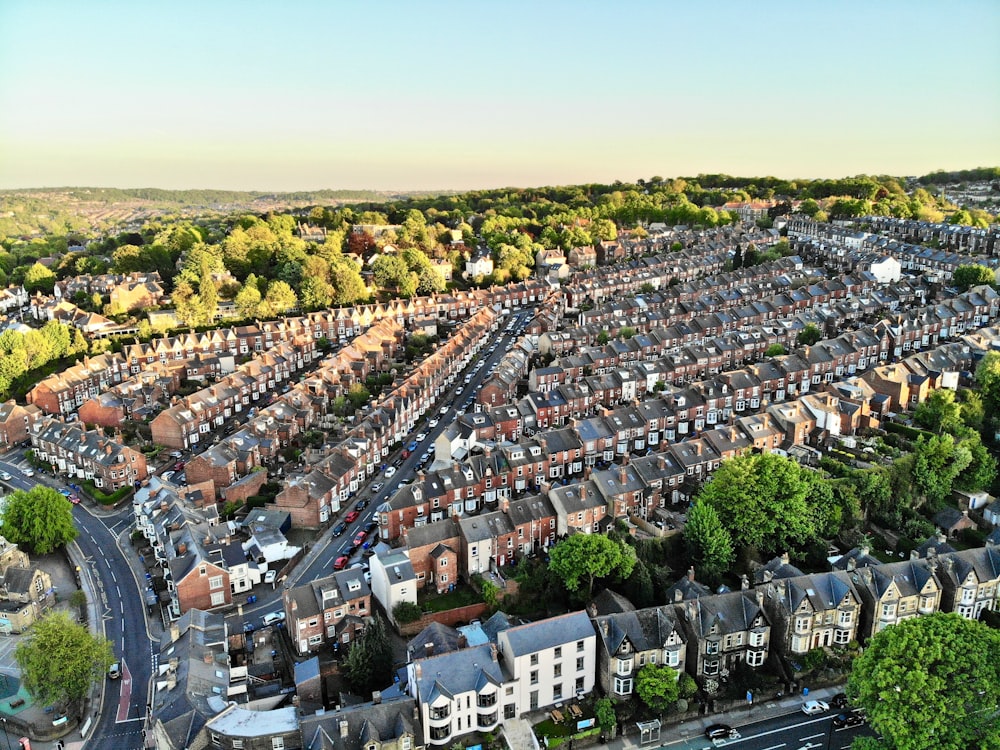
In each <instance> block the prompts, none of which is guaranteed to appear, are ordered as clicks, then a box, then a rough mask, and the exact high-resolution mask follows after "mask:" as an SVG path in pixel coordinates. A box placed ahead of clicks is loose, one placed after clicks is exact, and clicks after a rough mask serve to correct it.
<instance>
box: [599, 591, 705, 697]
mask: <svg viewBox="0 0 1000 750" xmlns="http://www.w3.org/2000/svg"><path fill="white" fill-rule="evenodd" d="M593 621H594V629H595V630H596V631H597V635H598V638H597V669H598V676H599V680H600V684H601V689H602V690H603V691H604V694H605V695H607V696H609V697H612V698H616V699H620V700H627V699H628V698H629V696H631V695H632V694H633V692H634V691H635V679H636V675H637V674H638V672H639V670H640V669H641V668H642V667H643V666H645V665H646V664H662V665H665V666H668V667H671V668H672V669H675V670H677V672H678V673H680V672H683V671H684V668H685V656H686V645H685V643H684V635H683V633H682V632H681V628H680V624H679V623H678V621H677V612H676V610H675V609H674V608H673V606H670V605H667V606H661V607H648V608H646V609H639V610H633V611H625V612H616V613H614V614H608V615H604V616H601V617H594V618H593Z"/></svg>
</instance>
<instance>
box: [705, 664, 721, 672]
mask: <svg viewBox="0 0 1000 750" xmlns="http://www.w3.org/2000/svg"><path fill="white" fill-rule="evenodd" d="M705 674H707V675H717V674H719V662H717V661H708V662H705Z"/></svg>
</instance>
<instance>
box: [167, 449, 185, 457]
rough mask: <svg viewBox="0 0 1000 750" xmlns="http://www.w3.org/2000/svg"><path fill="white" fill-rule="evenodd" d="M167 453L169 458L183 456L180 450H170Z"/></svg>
mask: <svg viewBox="0 0 1000 750" xmlns="http://www.w3.org/2000/svg"><path fill="white" fill-rule="evenodd" d="M167 455H169V456H170V457H171V458H184V454H183V453H181V452H180V451H170V453H169V454H167Z"/></svg>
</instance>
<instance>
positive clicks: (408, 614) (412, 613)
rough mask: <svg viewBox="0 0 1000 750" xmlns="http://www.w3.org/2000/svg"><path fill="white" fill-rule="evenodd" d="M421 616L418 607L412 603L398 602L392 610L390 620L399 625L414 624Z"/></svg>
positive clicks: (421, 611)
mask: <svg viewBox="0 0 1000 750" xmlns="http://www.w3.org/2000/svg"><path fill="white" fill-rule="evenodd" d="M421 615H423V610H421V609H420V605H418V604H414V603H413V602H399V603H397V604H396V606H395V607H393V608H392V619H393V620H395V621H396V622H398V623H399V624H400V625H405V624H406V623H408V622H416V621H417V620H419V619H420V617H421Z"/></svg>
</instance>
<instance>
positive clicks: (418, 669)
mask: <svg viewBox="0 0 1000 750" xmlns="http://www.w3.org/2000/svg"><path fill="white" fill-rule="evenodd" d="M423 671H424V670H423V667H422V665H421V664H420V663H419V662H417V663H416V664H414V665H413V674H414V675H415V676H416V678H417V679H418V680H419V679H420V677H421V675H422V673H423Z"/></svg>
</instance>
